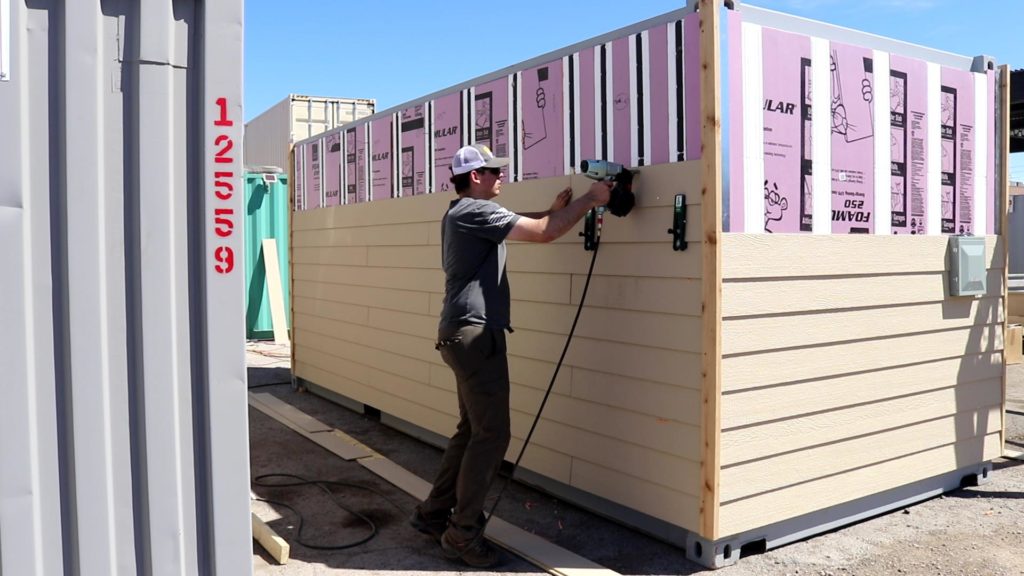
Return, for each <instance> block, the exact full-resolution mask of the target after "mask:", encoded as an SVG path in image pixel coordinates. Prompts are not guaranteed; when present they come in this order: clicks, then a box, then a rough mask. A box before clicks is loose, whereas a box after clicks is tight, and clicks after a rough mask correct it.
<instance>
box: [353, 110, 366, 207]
mask: <svg viewBox="0 0 1024 576" xmlns="http://www.w3.org/2000/svg"><path fill="white" fill-rule="evenodd" d="M368 129H369V124H366V123H364V124H360V125H359V126H356V127H355V128H354V129H353V130H352V132H353V133H354V142H353V146H354V148H353V149H354V150H355V154H354V155H353V156H354V157H355V158H354V161H355V183H356V189H355V197H356V198H355V201H356V202H368V201H369V200H370V188H369V186H370V175H369V170H370V161H369V158H367V150H366V144H367V137H366V132H367V130H368Z"/></svg>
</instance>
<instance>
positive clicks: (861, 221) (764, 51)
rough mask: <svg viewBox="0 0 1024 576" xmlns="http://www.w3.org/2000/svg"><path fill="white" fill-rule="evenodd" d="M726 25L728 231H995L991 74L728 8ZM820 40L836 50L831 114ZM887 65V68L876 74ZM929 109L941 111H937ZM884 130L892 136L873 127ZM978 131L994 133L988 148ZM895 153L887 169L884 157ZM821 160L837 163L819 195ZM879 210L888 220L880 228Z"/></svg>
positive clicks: (987, 134) (831, 56)
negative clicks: (761, 20) (817, 103)
mask: <svg viewBox="0 0 1024 576" xmlns="http://www.w3.org/2000/svg"><path fill="white" fill-rule="evenodd" d="M726 26H727V29H728V46H729V51H728V53H729V58H730V66H729V67H728V69H729V72H727V73H728V74H729V84H730V94H729V98H728V102H727V110H728V114H729V127H730V128H729V129H730V133H729V135H730V151H729V154H730V156H729V158H730V167H729V178H728V180H729V192H728V193H729V203H728V209H729V214H727V216H726V219H727V221H728V222H729V230H730V231H733V232H741V231H742V232H766V233H778V232H788V233H797V232H819V233H820V232H825V233H828V232H831V233H833V234H856V233H864V234H872V233H879V230H881V231H882V232H881V233H892V234H974V233H982V234H983V233H986V232H988V233H991V232H992V231H993V230H994V229H995V228H994V225H993V222H992V221H993V220H994V213H995V187H994V185H993V183H992V182H991V180H992V179H991V178H989V174H990V168H991V170H992V171H994V158H995V150H996V147H995V146H994V145H992V146H989V145H988V144H989V143H990V142H992V141H993V140H992V137H991V134H992V133H994V128H995V125H994V108H990V104H992V105H993V106H994V104H993V102H994V97H993V91H994V88H993V81H992V80H991V79H990V78H989V76H988V75H990V73H987V72H972V71H970V70H968V69H957V68H954V67H952V66H949V65H942V66H939V65H938V64H935V63H929V62H927V61H924V60H921V59H918V58H914V57H909V56H906V55H903V54H899V53H892V52H887V51H881V50H877V49H871V48H869V47H866V46H857V45H853V44H849V43H845V42H838V41H827V40H824V39H822V38H819V37H815V36H808V35H806V34H799V33H794V32H789V31H785V30H782V29H778V28H770V27H762V26H760V25H756V24H753V23H748V22H744V21H743V16H742V12H739V13H737V14H730V15H729V18H728V21H727V23H726ZM815 43H817V45H825V46H827V54H828V62H827V66H828V68H827V72H828V78H829V83H828V101H829V110H828V111H827V113H826V114H818V115H817V116H813V117H812V114H811V109H812V100H814V97H813V94H814V93H815V90H813V89H812V88H813V85H814V84H813V83H812V82H811V79H812V77H813V76H814V75H815V74H816V73H815V70H819V66H821V65H822V64H821V63H817V62H814V61H813V60H814V58H813V57H812V52H814V50H813V49H812V46H813V45H815ZM822 43H824V44H822ZM825 53H826V52H825V51H824V50H823V51H822V52H821V53H820V54H825ZM876 59H879V62H875V60H876ZM886 62H888V67H887V69H885V70H883V69H879V70H878V71H877V73H876V70H875V68H876V66H883V67H884V66H886ZM753 68H756V70H754V69H753ZM933 70H934V71H933ZM886 76H887V78H885V77H886ZM934 76H937V78H936V77H934ZM752 83H754V84H756V85H752ZM976 92H977V93H976ZM877 98H886V99H887V100H886V101H887V103H888V106H884V105H883V104H885V103H886V101H881V102H877V104H876V99H877ZM979 98H983V99H985V100H984V103H982V102H981V101H979V100H978V99H979ZM822 103H824V100H822ZM990 109H992V110H993V112H992V113H991V114H988V110H990ZM882 110H888V118H887V119H884V118H878V119H877V120H876V116H877V115H878V114H879V113H881V111H882ZM929 110H935V111H936V113H937V114H938V116H939V117H938V118H932V117H930V115H929ZM982 115H984V117H983V118H982V117H981V116H982ZM979 121H980V122H984V125H983V126H979V125H978V122H979ZM819 122H827V123H828V124H827V130H828V134H829V135H830V137H829V141H828V144H827V146H825V145H822V143H821V142H816V141H815V139H814V138H812V133H813V132H814V131H815V130H817V128H816V127H820V124H819ZM886 127H888V130H886V129H885V128H886ZM821 128H823V129H824V128H825V127H821ZM879 130H881V131H882V132H883V133H881V134H875V132H876V131H879ZM823 133H824V132H823ZM978 137H984V138H985V140H984V142H983V143H982V145H981V146H979V145H978V144H977V142H976V139H977V138H978ZM932 142H935V144H934V145H933V144H932ZM879 147H885V150H882V151H879ZM826 151H827V152H828V153H827V154H824V155H823V154H822V153H823V152H826ZM933 154H934V155H938V157H937V158H933V157H932V155H933ZM981 155H983V156H984V157H979V156H981ZM880 158H881V159H883V160H880ZM885 158H888V161H889V168H888V169H885V168H881V167H880V166H879V165H878V162H880V161H884V159H885ZM815 166H817V167H819V168H824V167H827V169H828V170H827V172H828V177H827V178H822V179H821V180H818V182H819V184H818V186H817V187H818V188H820V187H821V183H824V182H827V183H828V184H829V190H828V191H825V192H822V191H821V190H818V191H817V192H815V185H814V182H815V180H816V178H819V177H820V176H818V175H815V173H814V167H815ZM753 180H757V181H756V182H755V181H753ZM816 198H817V199H818V200H819V201H820V200H826V201H829V203H830V206H829V209H828V210H823V211H821V212H818V214H819V215H820V216H824V215H828V216H829V217H830V220H831V222H830V224H829V225H828V226H821V223H815V221H814V216H815V211H814V204H815V199H816ZM881 202H886V203H887V204H885V205H881V204H879V203H881ZM932 202H934V203H935V205H933V204H932ZM881 208H885V210H882V209H881ZM751 212H756V213H757V214H761V213H763V218H761V217H758V216H756V215H755V214H753V213H751ZM929 214H932V216H931V219H933V220H935V221H934V222H933V221H929ZM990 215H992V216H990ZM880 216H882V217H885V218H886V222H885V223H884V224H885V226H881V227H879V223H878V222H877V218H878V217H880Z"/></svg>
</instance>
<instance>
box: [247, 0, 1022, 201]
mask: <svg viewBox="0 0 1024 576" xmlns="http://www.w3.org/2000/svg"><path fill="white" fill-rule="evenodd" d="M745 3H746V4H752V5H757V6H761V7H764V8H770V9H773V10H779V11H781V12H787V13H789V14H794V15H797V16H803V17H806V18H811V19H814V20H822V21H825V22H829V23H831V24H837V25H840V26H846V27H849V28H855V29H857V30H863V31H866V32H871V33H874V34H878V35H881V36H888V37H891V38H897V39H900V40H904V41H907V42H912V43H915V44H922V45H925V46H929V47H931V48H937V49H940V50H946V51H948V52H953V53H957V54H963V55H967V56H976V55H978V54H985V55H988V56H992V57H994V58H995V59H996V61H997V62H999V63H1001V64H1009V65H1010V67H1011V68H1024V40H1022V39H1021V36H1020V27H1021V25H1022V23H1024V2H1020V1H1018V0H1010V1H1006V0H1002V1H996V0H973V1H969V2H965V1H963V0H860V1H856V2H853V1H850V0H761V1H752V2H745ZM245 4H246V6H245V18H246V22H245V117H246V120H249V119H251V118H253V117H254V116H257V115H258V114H260V113H261V112H263V111H264V110H266V109H267V108H269V107H270V106H272V105H273V104H275V103H276V102H279V101H280V100H281V99H283V98H284V97H285V96H287V95H288V94H289V93H297V94H308V95H312V96H336V97H349V98H374V99H376V100H377V109H378V110H384V109H386V108H390V107H392V106H395V105H398V104H401V103H403V102H407V101H409V100H413V99H415V98H418V97H420V96H423V95H426V94H429V93H431V92H435V91H437V90H441V89H444V88H447V87H449V86H452V85H455V84H460V83H462V82H464V81H466V80H469V79H471V78H475V77H477V76H481V75H483V74H486V73H488V72H492V71H494V70H498V69H500V68H504V67H505V66H509V65H512V64H515V63H517V62H522V61H524V60H529V59H531V58H533V57H535V56H539V55H541V54H544V53H545V52H550V51H552V50H557V49H559V48H562V47H564V46H568V45H570V44H574V43H576V42H579V41H582V40H586V39H588V38H591V37H594V36H598V35H601V34H604V33H606V32H610V31H612V30H615V29H616V28H620V27H622V26H626V25H629V24H632V23H634V22H639V21H641V20H644V19H646V18H650V17H653V16H657V15H659V14H664V13H665V12H669V11H671V10H674V9H676V8H679V7H681V6H683V5H685V0H642V1H632V2H622V1H618V2H613V1H610V0H588V1H587V2H586V3H583V2H579V1H578V0H574V1H568V0H546V1H541V0H517V1H515V2H491V3H470V2H437V1H436V0H435V1H430V0H416V1H412V0H375V1H373V2H366V1H362V2H356V1H353V0H291V1H289V2H281V1H280V0H246V3H245ZM1010 170H1011V178H1012V179H1014V180H1018V181H1024V154H1015V155H1014V158H1012V162H1011V169H1010Z"/></svg>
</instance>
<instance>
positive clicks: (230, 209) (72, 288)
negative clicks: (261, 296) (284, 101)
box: [0, 0, 252, 576]
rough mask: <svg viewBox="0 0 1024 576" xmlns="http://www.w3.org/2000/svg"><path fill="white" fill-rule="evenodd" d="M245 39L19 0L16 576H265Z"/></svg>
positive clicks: (14, 20) (2, 319)
mask: <svg viewBox="0 0 1024 576" xmlns="http://www.w3.org/2000/svg"><path fill="white" fill-rule="evenodd" d="M242 32H243V6H242V2H241V0H225V1H219V2H195V1H185V0H181V1H174V2H172V1H170V0H163V1H161V0H156V1H151V2H136V1H133V0H123V1H121V0H109V1H104V2H102V3H101V2H80V1H74V2H59V1H49V0H40V1H35V0H33V1H26V0H3V1H0V126H2V129H0V246H2V248H0V269H2V270H3V271H4V273H3V274H0V326H2V327H3V330H2V331H0V366H2V367H3V370H4V374H3V380H2V382H3V383H2V385H0V390H2V396H3V401H2V402H0V463H2V465H0V573H3V574H5V575H8V574H9V575H19V576H20V575H52V574H81V575H83V576H93V575H95V576H112V575H126V574H177V575H182V576H185V575H193V574H249V573H251V570H252V568H251V566H252V540H251V530H250V511H249V491H248V488H249V461H248V429H247V415H248V407H247V403H246V373H245V357H244V345H243V340H244V325H243V318H244V311H243V297H242V289H243V276H244V273H245V272H244V266H243V263H242V258H243V257H244V252H243V242H242V235H241V226H242V217H243V211H242V210H243V206H242V190H243V189H242V181H241V178H240V176H241V168H242V162H241V157H240V156H239V152H240V150H241V146H240V145H241V137H242V100H241V97H242V93H241V86H242Z"/></svg>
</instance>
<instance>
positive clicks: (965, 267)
mask: <svg viewBox="0 0 1024 576" xmlns="http://www.w3.org/2000/svg"><path fill="white" fill-rule="evenodd" d="M986 278H987V271H986V270H985V238H984V237H983V236H950V238H949V295H950V296H978V295H981V294H984V293H985V292H986V289H987V288H988V285H987V282H986Z"/></svg>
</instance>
